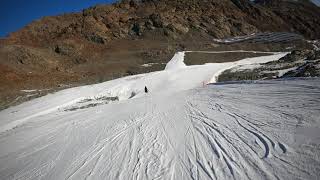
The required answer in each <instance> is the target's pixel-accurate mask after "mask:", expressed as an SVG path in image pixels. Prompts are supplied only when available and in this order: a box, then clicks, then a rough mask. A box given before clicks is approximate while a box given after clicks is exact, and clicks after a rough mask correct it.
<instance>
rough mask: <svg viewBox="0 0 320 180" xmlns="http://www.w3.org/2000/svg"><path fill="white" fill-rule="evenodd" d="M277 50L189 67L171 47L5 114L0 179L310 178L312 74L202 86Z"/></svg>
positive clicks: (316, 109) (317, 99)
mask: <svg viewBox="0 0 320 180" xmlns="http://www.w3.org/2000/svg"><path fill="white" fill-rule="evenodd" d="M284 55H285V54H275V55H272V56H266V57H261V58H251V59H246V60H242V61H239V62H236V63H222V64H206V65H202V66H189V67H187V66H185V65H183V64H182V63H183V62H181V58H182V60H183V54H179V53H178V54H176V56H175V58H178V60H177V59H175V58H173V60H175V62H172V61H171V62H172V63H171V65H168V66H167V67H168V68H167V69H166V70H164V71H159V72H153V73H149V74H142V75H136V76H131V77H126V78H122V79H118V80H114V81H110V82H105V83H102V84H97V85H92V86H84V87H78V88H72V89H67V90H64V91H61V92H58V93H56V94H52V95H48V96H45V97H42V98H38V99H35V100H32V101H30V102H27V103H24V104H21V105H19V106H16V107H12V108H9V109H6V110H3V111H1V112H0V132H1V134H0V148H1V149H0V179H232V178H234V179H278V178H280V179H317V178H318V177H319V175H320V157H319V155H320V150H319V149H320V133H319V132H320V130H319V128H320V118H319V117H320V79H319V78H315V79H290V80H275V81H256V82H242V83H239V82H238V83H229V84H213V85H206V86H203V84H202V82H203V81H208V79H211V80H212V78H213V77H214V76H217V75H218V74H219V73H220V72H221V71H222V70H223V69H227V68H230V67H233V66H235V65H239V64H250V63H249V62H251V63H257V62H266V61H271V60H275V59H277V58H279V57H282V56H284ZM179 59H180V60H179ZM174 64H177V65H176V66H175V65H174ZM145 85H146V86H148V88H149V90H150V93H149V94H144V92H143V88H144V86H145ZM132 92H134V93H132ZM114 97H118V100H115V99H114ZM93 104H95V105H93ZM77 106H79V107H84V108H78V109H77V108H74V107H77Z"/></svg>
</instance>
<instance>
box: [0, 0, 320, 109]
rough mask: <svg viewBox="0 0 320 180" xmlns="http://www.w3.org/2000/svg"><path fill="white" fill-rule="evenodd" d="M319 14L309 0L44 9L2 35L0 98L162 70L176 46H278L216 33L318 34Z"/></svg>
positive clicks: (153, 1) (162, 1)
mask: <svg viewBox="0 0 320 180" xmlns="http://www.w3.org/2000/svg"><path fill="white" fill-rule="evenodd" d="M319 17H320V9H319V8H318V7H316V6H315V5H312V4H311V3H308V2H304V1H298V2H291V1H278V0H270V1H256V2H255V3H252V2H251V1H249V0H201V1H200V0H142V1H129V0H125V1H121V2H119V3H116V4H113V5H97V6H94V7H90V8H88V9H85V10H83V11H82V12H78V13H72V14H64V15H60V16H53V17H44V18H42V19H40V20H36V21H34V22H32V23H31V24H29V25H27V26H26V27H24V28H23V29H21V30H19V31H17V32H14V33H12V34H10V35H9V36H8V37H7V38H5V39H2V40H1V41H0V69H1V71H0V84H1V87H0V95H1V96H0V102H1V104H0V106H2V107H6V106H7V105H8V104H10V103H12V101H13V100H14V99H16V100H17V101H18V100H19V97H20V96H21V97H23V96H24V95H25V93H24V92H25V91H24V92H21V90H24V89H45V92H47V91H48V92H50V91H53V90H55V89H57V88H65V87H69V86H75V85H79V84H90V83H95V82H101V81H105V80H109V79H114V78H118V77H121V76H125V75H130V74H137V73H143V72H149V71H155V70H160V69H163V68H164V64H165V63H166V62H167V61H168V60H169V59H170V57H171V56H172V55H173V53H174V52H175V51H176V50H183V49H192V50H208V49H211V50H212V49H233V48H235V49H239V48H241V49H243V48H246V49H248V48H249V49H252V50H256V49H258V50H261V49H262V50H281V49H282V48H286V47H288V46H291V45H292V44H290V43H289V44H285V45H279V43H278V44H277V45H276V46H275V45H274V44H272V43H269V44H267V43H263V44H260V45H250V44H249V45H248V44H241V45H238V46H237V45H233V46H229V45H217V44H215V43H214V42H213V39H214V38H228V37H233V36H241V35H247V34H252V33H257V32H293V33H297V34H300V35H302V36H304V38H307V39H319V38H320V31H318V29H320V18H319ZM292 43H293V42H292ZM299 44H303V45H302V46H303V47H304V46H305V43H304V41H303V42H299ZM275 48H276V49H275ZM145 64H152V66H146V65H145ZM17 98H18V99H17ZM22 99H23V98H22ZM9 102H10V103H9Z"/></svg>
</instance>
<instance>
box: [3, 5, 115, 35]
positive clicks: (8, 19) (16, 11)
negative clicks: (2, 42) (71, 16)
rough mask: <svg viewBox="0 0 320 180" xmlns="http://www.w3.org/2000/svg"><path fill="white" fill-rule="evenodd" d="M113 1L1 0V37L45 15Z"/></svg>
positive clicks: (78, 10) (76, 10) (75, 10)
mask: <svg viewBox="0 0 320 180" xmlns="http://www.w3.org/2000/svg"><path fill="white" fill-rule="evenodd" d="M112 2H114V0H0V37H4V36H6V35H7V34H8V33H10V32H14V31H17V30H18V29H20V28H22V27H23V26H25V25H27V24H28V23H30V22H31V21H33V20H36V19H39V18H41V17H43V16H51V15H58V14H63V13H68V12H80V11H81V10H82V9H85V8H88V7H90V6H93V5H96V4H102V3H104V4H105V3H112Z"/></svg>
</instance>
